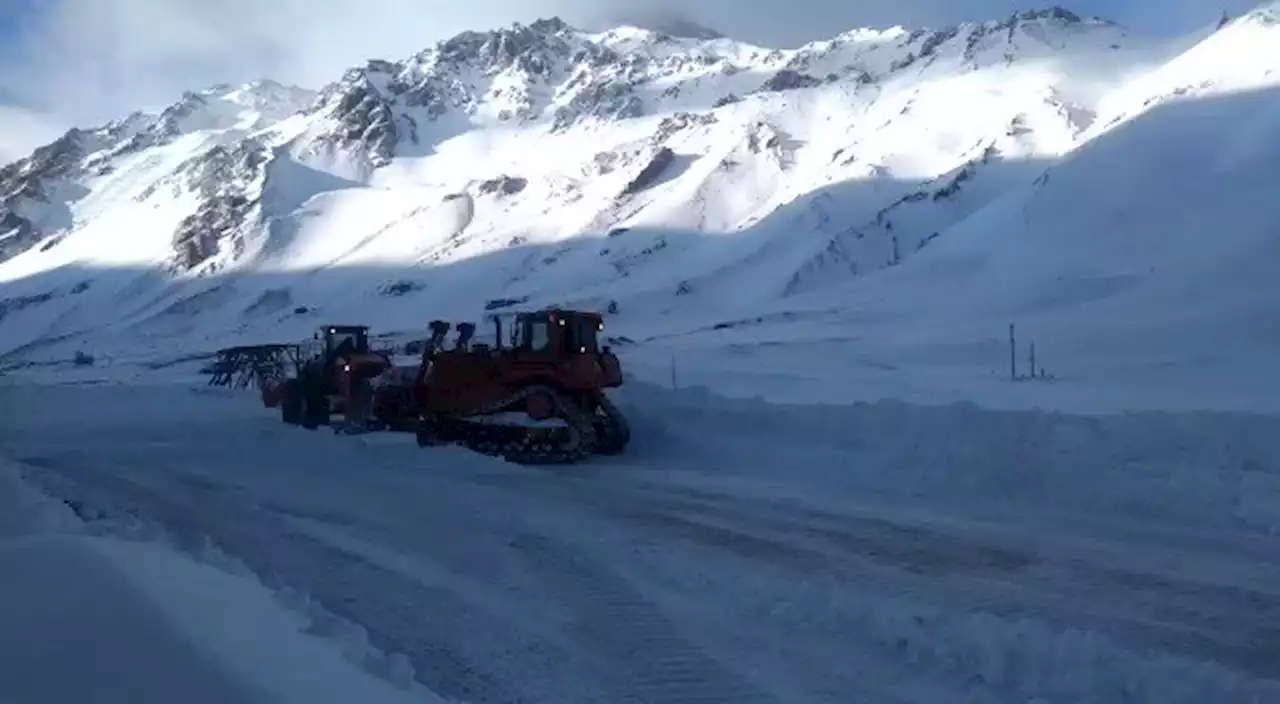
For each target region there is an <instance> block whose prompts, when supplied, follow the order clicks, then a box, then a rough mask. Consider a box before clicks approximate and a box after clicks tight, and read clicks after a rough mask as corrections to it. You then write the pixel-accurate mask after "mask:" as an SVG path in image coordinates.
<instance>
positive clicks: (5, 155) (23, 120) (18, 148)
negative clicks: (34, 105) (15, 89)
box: [0, 105, 64, 166]
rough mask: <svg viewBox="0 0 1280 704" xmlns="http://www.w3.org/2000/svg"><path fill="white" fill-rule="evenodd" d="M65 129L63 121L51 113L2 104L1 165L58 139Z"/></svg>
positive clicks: (0, 118) (0, 122)
mask: <svg viewBox="0 0 1280 704" xmlns="http://www.w3.org/2000/svg"><path fill="white" fill-rule="evenodd" d="M63 129H64V125H63V124H62V122H61V121H60V120H58V119H56V118H52V117H51V116H49V115H43V114H40V113H37V112H32V111H30V110H24V109H22V108H14V107H5V106H4V105H0V166H4V165H5V164H8V163H10V162H14V161H17V160H18V159H21V158H22V157H24V156H26V155H28V154H30V153H31V150H33V149H35V148H36V147H38V146H40V145H41V144H47V143H49V142H51V141H53V140H54V139H57V138H58V135H60V134H61V133H62V132H63Z"/></svg>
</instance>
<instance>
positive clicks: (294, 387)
mask: <svg viewBox="0 0 1280 704" xmlns="http://www.w3.org/2000/svg"><path fill="white" fill-rule="evenodd" d="M302 412H303V400H302V394H301V392H300V391H299V389H298V384H297V382H296V381H294V380H293V379H289V380H288V381H286V382H284V383H283V384H281V385H280V420H281V421H283V422H284V424H285V425H297V424H298V423H300V422H301V421H302Z"/></svg>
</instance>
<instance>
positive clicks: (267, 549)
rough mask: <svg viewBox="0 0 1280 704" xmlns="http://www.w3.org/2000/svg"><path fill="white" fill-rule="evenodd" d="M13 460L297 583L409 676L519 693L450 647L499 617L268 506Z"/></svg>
mask: <svg viewBox="0 0 1280 704" xmlns="http://www.w3.org/2000/svg"><path fill="white" fill-rule="evenodd" d="M20 461H21V462H22V463H24V464H26V465H27V466H28V467H30V468H34V470H35V471H30V472H26V473H24V477H25V478H26V479H27V480H28V481H31V482H32V483H33V484H35V485H36V486H39V487H41V488H42V489H45V490H46V491H49V492H50V493H52V494H53V495H54V496H56V497H58V498H60V499H63V500H71V501H75V502H77V503H78V504H80V505H81V506H82V507H87V510H89V511H93V512H96V513H100V514H103V515H104V517H109V516H110V514H111V513H113V512H114V510H115V509H117V508H118V509H119V510H120V511H122V512H123V513H125V514H128V515H129V516H131V517H134V518H136V519H140V520H143V521H144V522H153V523H156V524H159V525H160V526H162V527H163V528H164V530H165V531H166V532H167V533H168V534H169V535H171V536H172V537H173V538H174V539H176V540H177V542H178V544H179V546H180V547H181V548H182V549H184V550H187V551H189V552H192V553H197V552H199V551H200V550H201V549H202V547H203V545H204V540H205V539H206V538H208V539H209V540H211V541H212V542H213V543H214V544H216V545H217V546H218V547H219V548H220V549H222V550H223V551H225V552H226V553H228V554H230V555H231V556H233V557H235V558H237V559H239V560H241V561H243V562H244V563H245V564H246V565H247V566H248V567H249V568H250V569H251V570H253V571H254V572H255V574H257V575H259V577H260V578H261V579H262V580H263V581H264V583H268V584H270V583H272V582H275V581H280V582H283V583H284V584H286V585H288V586H290V587H292V588H294V589H299V590H302V591H303V592H305V593H307V594H308V595H310V596H311V597H313V598H315V599H316V600H317V601H318V602H320V603H321V605H322V606H323V607H324V608H325V609H326V610H327V611H329V612H331V613H333V614H335V615H336V616H339V617H341V618H343V619H346V620H348V621H351V622H352V623H355V624H358V625H360V626H362V627H363V628H365V629H366V630H367V632H368V637H369V642H370V643H371V644H372V645H373V646H374V647H376V648H378V649H379V650H382V651H383V652H387V653H391V652H399V653H402V654H404V655H405V656H407V657H408V658H409V660H410V662H411V663H412V664H413V666H414V668H415V670H416V672H417V673H418V675H417V676H418V679H419V680H420V681H422V683H423V684H424V685H425V686H427V687H428V688H430V689H432V690H433V691H435V692H438V693H439V694H441V695H444V696H446V697H452V698H457V699H461V700H464V701H469V702H504V703H505V702H512V703H515V702H523V701H527V700H526V699H525V698H523V697H521V696H520V695H519V694H518V693H517V692H516V691H515V690H513V689H511V688H510V687H509V686H508V685H509V684H510V683H509V682H504V681H503V680H504V677H503V676H502V674H501V673H499V672H495V671H493V670H490V669H489V668H488V667H487V665H486V664H481V661H480V660H478V659H477V658H475V657H472V656H470V655H469V654H467V653H465V652H463V651H462V650H460V649H459V648H457V647H456V644H459V643H466V642H468V641H469V640H471V639H472V638H473V636H474V633H475V632H477V631H478V630H480V629H483V628H494V629H496V630H503V626H502V625H501V624H492V623H487V621H488V618H487V616H486V615H485V614H484V613H480V612H477V611H476V610H475V609H474V608H473V607H472V606H471V605H470V604H469V603H467V602H466V601H464V600H461V599H459V598H458V597H457V596H455V595H454V594H452V593H450V592H449V591H447V590H444V589H436V588H431V587H429V586H427V585H424V584H422V583H421V582H418V581H415V580H412V579H409V578H407V577H405V576H404V575H401V574H399V573H397V572H395V571H392V570H389V569H386V568H383V567H381V566H378V565H375V564H373V563H371V562H369V561H367V560H365V559H364V558H362V557H360V556H359V555H355V554H352V553H349V552H346V551H343V550H341V549H339V548H336V547H333V546H331V545H329V544H326V543H324V542H323V541H321V540H318V539H316V538H313V537H311V536H308V535H305V534H302V533H299V532H297V531H294V530H291V529H289V528H288V527H287V526H286V525H285V524H284V523H283V522H281V521H279V520H277V519H274V518H273V517H272V516H271V515H269V514H267V513H265V512H262V511H254V510H251V509H250V508H249V507H246V506H244V505H237V504H236V502H235V501H234V500H228V499H227V497H225V496H219V495H218V494H217V493H215V492H209V491H199V490H198V489H197V492H196V494H195V495H189V496H188V500H187V501H178V500H177V499H176V498H175V497H173V496H167V495H165V494H163V493H161V492H159V491H157V490H155V489H153V488H149V487H146V486H144V485H142V484H140V483H138V482H136V481H133V480H130V479H126V478H123V477H121V476H119V475H118V474H116V473H113V472H110V471H106V470H101V469H99V468H94V467H92V465H89V464H83V463H82V462H81V461H80V460H78V459H70V458H67V459H63V458H57V457H35V458H25V459H21V460H20ZM171 476H180V475H178V474H177V473H174V474H173V475H171ZM188 486H189V487H195V486H196V485H195V484H194V483H188ZM425 612H429V613H430V616H429V617H425ZM450 614H451V616H447V615H450Z"/></svg>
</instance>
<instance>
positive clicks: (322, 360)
mask: <svg viewBox="0 0 1280 704" xmlns="http://www.w3.org/2000/svg"><path fill="white" fill-rule="evenodd" d="M493 324H494V344H493V345H489V344H481V343H473V342H472V338H473V337H474V335H475V325H474V324H472V323H458V324H457V325H456V326H451V325H450V324H449V323H448V322H445V321H441V320H437V321H434V322H432V323H431V325H430V331H431V337H430V339H428V340H427V341H426V343H425V346H424V348H423V351H422V357H421V359H420V360H419V361H418V362H417V363H416V364H415V365H414V366H413V367H412V368H411V369H403V368H397V367H395V366H394V365H393V364H392V362H391V359H390V358H389V357H388V356H386V355H383V354H379V353H376V352H370V351H369V348H368V336H367V331H366V330H365V329H363V328H352V327H336V326H335V327H330V328H325V329H324V330H325V331H326V333H325V344H324V352H323V353H322V354H321V355H319V356H318V357H317V359H315V360H313V361H312V362H311V363H309V364H306V365H303V366H302V367H301V369H300V370H299V374H298V376H297V378H296V379H290V380H288V381H287V382H285V385H284V386H283V387H282V394H281V397H282V400H281V403H280V406H281V417H282V418H283V419H284V421H285V422H286V423H290V422H298V423H301V424H302V425H304V426H306V427H316V426H317V425H320V424H322V423H325V422H328V420H329V414H330V413H332V412H341V413H343V414H344V416H345V420H346V424H347V427H348V428H354V429H363V430H369V429H391V430H411V431H413V432H414V433H415V434H416V436H417V440H418V444H419V445H423V446H427V445H440V444H457V445H462V446H464V447H468V448H470V449H472V450H475V451H477V452H481V453H484V454H487V455H493V456H499V457H504V458H506V459H508V460H510V461H512V462H519V463H524V464H545V463H569V462H576V461H579V460H582V459H584V458H586V457H588V456H590V455H592V454H615V453H618V452H621V451H622V450H623V449H624V448H625V447H626V445H627V443H628V441H629V440H630V437H631V433H630V429H629V428H628V425H627V421H626V419H625V418H624V417H623V415H622V414H621V412H619V410H618V409H617V407H616V406H614V404H613V403H612V402H611V401H610V400H609V398H608V396H606V394H605V389H608V388H613V387H617V386H621V384H622V368H621V365H620V363H619V361H618V358H617V356H616V355H614V354H613V352H612V351H611V350H610V349H609V347H607V346H603V347H602V346H601V345H600V339H599V333H600V331H601V330H603V329H604V322H603V320H602V318H601V317H600V315H599V314H598V313H588V312H582V311H570V310H559V309H551V310H543V311H534V312H522V313H517V314H515V316H514V320H513V322H512V325H511V328H510V330H509V331H506V332H507V333H508V336H507V339H506V340H504V330H503V327H502V319H501V318H500V317H497V316H495V317H494V318H493ZM451 327H454V328H456V330H457V337H456V338H455V340H454V341H453V344H452V345H448V344H447V342H446V340H445V338H446V337H447V336H448V334H449V332H450V328H451ZM352 331H355V332H352ZM349 334H350V335H351V337H350V338H347V336H348V335H349ZM338 338H347V339H349V340H350V343H349V344H345V347H343V345H344V343H342V342H336V340H337V339H338ZM504 343H505V344H504ZM293 419H296V420H293Z"/></svg>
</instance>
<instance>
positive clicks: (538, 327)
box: [528, 320, 551, 352]
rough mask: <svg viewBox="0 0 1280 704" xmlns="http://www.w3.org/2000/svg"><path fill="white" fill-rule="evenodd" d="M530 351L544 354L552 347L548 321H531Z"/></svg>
mask: <svg viewBox="0 0 1280 704" xmlns="http://www.w3.org/2000/svg"><path fill="white" fill-rule="evenodd" d="M528 342H529V349H531V350H533V351H535V352H542V351H545V350H547V349H550V347H551V326H550V324H549V323H548V322H547V321H546V320H531V321H529V340H528Z"/></svg>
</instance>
